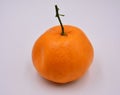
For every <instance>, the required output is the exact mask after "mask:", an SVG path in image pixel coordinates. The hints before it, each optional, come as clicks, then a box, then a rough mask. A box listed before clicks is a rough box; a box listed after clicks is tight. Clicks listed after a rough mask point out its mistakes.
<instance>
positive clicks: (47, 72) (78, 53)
mask: <svg viewBox="0 0 120 95" xmlns="http://www.w3.org/2000/svg"><path fill="white" fill-rule="evenodd" d="M64 30H65V33H66V35H64V36H62V35H61V27H60V26H55V27H52V28H51V29H49V30H47V31H46V32H45V33H44V34H43V35H42V36H40V37H39V38H38V39H37V41H36V42H35V44H34V46H33V50H32V60H33V64H34V66H35V68H36V70H37V71H38V72H39V74H40V75H41V76H43V77H44V78H45V79H47V80H50V81H53V82H57V83H67V82H70V81H73V80H76V79H78V78H80V77H82V76H83V75H84V74H85V72H86V71H87V70H88V68H89V66H90V64H91V63H92V60H93V55H94V52H93V47H92V45H91V43H90V41H89V40H88V38H87V37H86V35H85V34H84V33H83V31H82V30H80V29H79V28H77V27H74V26H70V25H64Z"/></svg>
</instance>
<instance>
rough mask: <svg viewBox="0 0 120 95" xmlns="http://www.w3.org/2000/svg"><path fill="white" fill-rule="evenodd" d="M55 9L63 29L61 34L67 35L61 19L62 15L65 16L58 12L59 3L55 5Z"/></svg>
mask: <svg viewBox="0 0 120 95" xmlns="http://www.w3.org/2000/svg"><path fill="white" fill-rule="evenodd" d="M55 10H56V17H57V18H58V21H59V23H60V26H61V29H62V32H61V35H65V32H64V27H63V24H62V22H61V19H60V16H64V15H61V14H59V12H58V11H59V8H58V6H57V5H55Z"/></svg>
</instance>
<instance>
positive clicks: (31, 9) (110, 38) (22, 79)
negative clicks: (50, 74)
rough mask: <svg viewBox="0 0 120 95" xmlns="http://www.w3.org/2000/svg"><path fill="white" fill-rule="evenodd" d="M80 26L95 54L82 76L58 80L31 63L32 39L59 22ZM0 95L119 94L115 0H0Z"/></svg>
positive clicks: (118, 0)
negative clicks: (43, 75) (62, 82)
mask: <svg viewBox="0 0 120 95" xmlns="http://www.w3.org/2000/svg"><path fill="white" fill-rule="evenodd" d="M55 3H57V4H58V6H59V7H60V9H61V10H60V13H63V14H65V17H62V21H63V23H64V24H71V25H74V26H77V27H79V28H81V29H83V30H84V32H85V33H86V35H87V36H88V38H89V39H90V41H91V43H92V45H93V47H94V51H95V57H94V61H93V64H92V65H91V67H90V68H89V71H88V72H87V73H86V75H85V76H84V77H83V78H81V79H79V80H78V81H75V82H72V83H69V84H65V85H59V84H54V83H51V82H48V81H46V80H44V79H42V78H41V77H40V76H39V75H38V74H37V72H36V70H35V69H34V67H33V64H32V60H31V50H32V46H33V44H34V42H35V40H36V39H37V38H38V37H39V36H40V35H41V34H43V33H44V32H45V31H46V30H47V29H48V28H50V27H52V26H54V25H57V24H59V23H58V20H57V18H55V9H54V5H55ZM0 95H120V0H56V1H55V0H0Z"/></svg>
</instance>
